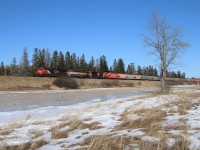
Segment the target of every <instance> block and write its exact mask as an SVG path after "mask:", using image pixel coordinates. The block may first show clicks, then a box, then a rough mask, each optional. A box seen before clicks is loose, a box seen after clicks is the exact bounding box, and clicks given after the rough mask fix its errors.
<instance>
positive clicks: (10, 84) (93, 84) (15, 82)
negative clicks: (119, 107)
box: [0, 76, 159, 91]
mask: <svg viewBox="0 0 200 150" xmlns="http://www.w3.org/2000/svg"><path fill="white" fill-rule="evenodd" d="M54 80H55V78H50V77H14V76H1V77H0V81H1V83H0V90H2V91H7V90H17V91H19V90H44V89H46V90H49V89H58V87H56V86H54V85H52V83H53V81H54ZM74 80H75V81H76V82H77V83H78V85H79V86H80V88H82V89H85V88H102V85H101V84H102V81H103V82H105V84H106V82H114V83H115V84H117V86H118V87H119V86H120V87H133V86H135V87H143V88H148V87H157V86H159V81H137V80H113V81H109V80H107V79H104V80H103V79H77V78H75V79H74ZM138 83H139V84H138Z"/></svg>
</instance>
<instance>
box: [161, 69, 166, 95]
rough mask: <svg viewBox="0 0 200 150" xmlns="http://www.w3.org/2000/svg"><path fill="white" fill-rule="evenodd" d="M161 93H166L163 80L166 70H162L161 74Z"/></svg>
mask: <svg viewBox="0 0 200 150" xmlns="http://www.w3.org/2000/svg"><path fill="white" fill-rule="evenodd" d="M161 75H162V76H161V92H166V88H165V79H166V70H165V69H164V70H163V69H162V73H161Z"/></svg>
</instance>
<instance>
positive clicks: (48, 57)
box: [44, 49, 51, 68]
mask: <svg viewBox="0 0 200 150" xmlns="http://www.w3.org/2000/svg"><path fill="white" fill-rule="evenodd" d="M44 62H45V67H47V68H50V64H51V54H50V52H49V50H48V49H46V50H45V60H44Z"/></svg>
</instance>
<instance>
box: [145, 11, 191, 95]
mask: <svg viewBox="0 0 200 150" xmlns="http://www.w3.org/2000/svg"><path fill="white" fill-rule="evenodd" d="M149 25H150V28H149V31H150V32H149V34H147V35H143V40H144V43H145V44H146V46H147V47H149V48H151V49H150V54H151V55H154V56H156V57H157V58H158V60H159V61H160V65H161V91H162V92H165V90H166V86H165V80H166V72H167V69H168V67H169V66H170V65H175V60H176V59H177V58H178V56H179V55H180V54H182V53H183V52H184V49H185V48H187V47H188V46H189V45H188V43H187V42H185V41H183V30H182V29H181V28H180V27H173V26H172V25H169V24H168V23H167V22H166V19H165V17H162V18H159V17H158V15H157V14H156V13H154V14H153V18H152V21H151V23H150V24H149Z"/></svg>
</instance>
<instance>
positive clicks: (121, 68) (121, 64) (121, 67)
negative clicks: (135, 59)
mask: <svg viewBox="0 0 200 150" xmlns="http://www.w3.org/2000/svg"><path fill="white" fill-rule="evenodd" d="M117 68H118V73H125V67H124V61H123V59H122V58H120V59H119V60H118V67H117Z"/></svg>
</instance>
